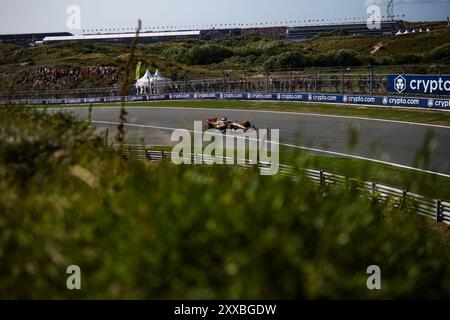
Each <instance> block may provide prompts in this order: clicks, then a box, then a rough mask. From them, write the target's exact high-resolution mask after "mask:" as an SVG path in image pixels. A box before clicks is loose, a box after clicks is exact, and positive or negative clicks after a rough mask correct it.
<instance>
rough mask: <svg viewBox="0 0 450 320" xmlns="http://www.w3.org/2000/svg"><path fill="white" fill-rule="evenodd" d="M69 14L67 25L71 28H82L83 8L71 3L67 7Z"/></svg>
mask: <svg viewBox="0 0 450 320" xmlns="http://www.w3.org/2000/svg"><path fill="white" fill-rule="evenodd" d="M66 14H67V15H68V17H67V20H66V26H67V29H69V30H80V29H81V8H80V7H79V6H77V5H74V4H71V5H70V6H68V7H67V9H66Z"/></svg>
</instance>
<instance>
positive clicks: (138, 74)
mask: <svg viewBox="0 0 450 320" xmlns="http://www.w3.org/2000/svg"><path fill="white" fill-rule="evenodd" d="M141 64H142V62H141V61H139V62H138V64H137V66H136V80H139V78H140V77H141Z"/></svg>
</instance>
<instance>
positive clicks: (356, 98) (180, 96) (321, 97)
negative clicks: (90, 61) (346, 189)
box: [0, 92, 450, 110]
mask: <svg viewBox="0 0 450 320" xmlns="http://www.w3.org/2000/svg"><path fill="white" fill-rule="evenodd" d="M202 99H221V100H257V101H258V100H259V101H294V102H295V101H297V102H311V103H327V104H352V105H364V106H376V107H398V108H420V109H432V110H450V99H434V98H415V97H399V96H397V97H396V96H368V95H345V94H315V93H297V92H294V93H250V92H232V93H229V92H216V93H167V94H156V95H145V96H128V97H125V101H127V102H143V101H164V100H202ZM119 101H121V98H120V97H116V96H114V97H103V98H79V99H50V100H14V101H12V102H13V103H17V104H27V105H55V104H67V105H70V104H85V103H108V102H119ZM8 103H9V102H8V101H6V100H3V101H0V104H8Z"/></svg>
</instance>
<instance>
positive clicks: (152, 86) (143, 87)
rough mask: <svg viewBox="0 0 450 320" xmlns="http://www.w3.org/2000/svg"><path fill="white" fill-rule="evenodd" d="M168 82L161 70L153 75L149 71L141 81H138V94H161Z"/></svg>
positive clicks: (136, 85)
mask: <svg viewBox="0 0 450 320" xmlns="http://www.w3.org/2000/svg"><path fill="white" fill-rule="evenodd" d="M168 80H169V79H167V78H166V77H164V76H163V75H162V74H161V72H160V71H159V70H156V72H155V74H154V75H152V74H151V72H150V71H149V70H148V69H147V71H145V75H144V76H143V77H142V78H140V79H139V80H136V84H135V87H136V94H153V93H155V94H160V93H162V91H163V89H164V87H165V86H166V84H167V81H168Z"/></svg>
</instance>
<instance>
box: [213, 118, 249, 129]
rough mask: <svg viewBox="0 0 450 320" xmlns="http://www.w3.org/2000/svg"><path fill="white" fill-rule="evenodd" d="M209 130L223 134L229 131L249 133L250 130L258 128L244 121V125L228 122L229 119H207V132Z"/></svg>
mask: <svg viewBox="0 0 450 320" xmlns="http://www.w3.org/2000/svg"><path fill="white" fill-rule="evenodd" d="M208 129H217V130H220V131H223V132H225V131H227V130H233V131H238V130H242V131H244V132H247V131H248V130H250V129H253V130H256V127H255V125H253V124H252V123H250V121H244V123H242V124H241V123H239V122H237V121H231V120H228V119H227V118H213V119H207V120H206V122H205V130H208Z"/></svg>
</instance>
